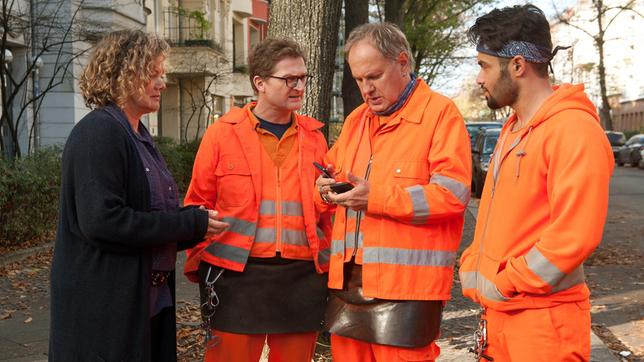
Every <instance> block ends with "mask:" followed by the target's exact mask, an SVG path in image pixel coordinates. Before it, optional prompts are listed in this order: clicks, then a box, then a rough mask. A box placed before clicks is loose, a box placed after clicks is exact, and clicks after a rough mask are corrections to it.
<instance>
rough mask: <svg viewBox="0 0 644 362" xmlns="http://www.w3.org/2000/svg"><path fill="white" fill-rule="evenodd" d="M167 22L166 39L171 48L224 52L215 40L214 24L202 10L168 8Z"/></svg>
mask: <svg viewBox="0 0 644 362" xmlns="http://www.w3.org/2000/svg"><path fill="white" fill-rule="evenodd" d="M163 14H164V20H165V33H164V37H165V39H166V41H167V42H168V43H169V44H170V45H171V46H207V47H210V48H213V49H215V50H218V51H220V52H221V51H222V48H221V46H220V45H219V44H218V43H217V42H216V41H214V40H213V36H212V33H211V28H212V23H211V22H210V21H209V20H208V19H206V14H205V13H204V12H202V11H200V10H186V9H183V8H180V7H167V8H165V9H164V10H163Z"/></svg>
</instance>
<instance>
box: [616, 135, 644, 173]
mask: <svg viewBox="0 0 644 362" xmlns="http://www.w3.org/2000/svg"><path fill="white" fill-rule="evenodd" d="M643 149H644V134H641V133H640V134H636V135H635V136H633V137H631V138H629V139H628V141H626V144H625V145H624V146H622V147H621V148H620V149H619V152H618V153H617V158H616V159H615V162H616V163H617V165H618V166H624V164H625V163H629V164H630V165H631V166H637V165H638V164H639V162H640V160H641V159H642V155H641V152H640V151H642V150H643Z"/></svg>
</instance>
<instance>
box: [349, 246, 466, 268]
mask: <svg viewBox="0 0 644 362" xmlns="http://www.w3.org/2000/svg"><path fill="white" fill-rule="evenodd" d="M362 261H363V262H364V264H374V263H384V264H397V265H418V266H438V267H441V266H442V267H451V266H453V265H454V262H455V261H456V253H455V252H453V251H443V250H415V249H398V248H382V247H366V248H364V251H363V256H362Z"/></svg>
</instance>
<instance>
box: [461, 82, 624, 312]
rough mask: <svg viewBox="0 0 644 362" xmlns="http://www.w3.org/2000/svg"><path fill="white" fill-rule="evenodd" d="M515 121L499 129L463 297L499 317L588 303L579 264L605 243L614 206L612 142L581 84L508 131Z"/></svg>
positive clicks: (464, 261) (464, 263) (559, 91)
mask: <svg viewBox="0 0 644 362" xmlns="http://www.w3.org/2000/svg"><path fill="white" fill-rule="evenodd" d="M515 121H516V115H513V116H511V117H510V119H509V120H508V122H507V123H506V124H505V126H504V127H503V129H502V131H501V135H500V137H499V141H498V143H497V147H496V149H495V151H494V156H493V157H492V158H493V160H492V161H491V162H490V166H489V172H488V175H487V179H486V182H485V188H484V190H483V196H482V199H481V204H480V206H479V213H478V218H477V224H476V231H475V234H474V241H473V242H472V245H471V246H470V247H468V248H467V249H466V250H465V252H464V253H463V255H462V257H461V267H460V269H459V274H460V279H461V283H462V287H463V293H464V294H465V296H467V297H469V298H471V299H473V300H474V301H475V302H477V303H480V304H482V305H483V306H485V307H489V308H492V309H495V310H500V311H507V310H515V309H524V308H544V307H549V306H552V305H555V304H557V303H561V302H578V301H583V300H585V299H587V298H588V296H589V291H588V287H587V286H586V283H585V282H584V272H583V268H582V263H583V262H584V260H585V259H586V258H587V257H588V256H589V255H590V254H591V253H592V251H593V250H594V249H595V247H597V245H598V244H599V242H600V241H601V237H602V229H603V227H604V221H605V217H606V211H607V207H608V185H609V180H610V175H611V172H612V169H613V163H614V159H613V154H612V152H611V148H610V145H609V144H608V141H607V139H606V136H605V135H604V132H603V130H602V128H601V126H600V125H599V117H598V116H597V113H596V112H595V107H594V106H593V104H592V103H591V102H590V100H589V99H588V98H587V97H586V94H585V93H584V87H583V85H570V84H566V85H562V86H560V87H558V88H555V92H554V94H552V95H551V96H550V98H548V100H546V102H545V103H544V104H543V105H542V106H541V108H540V109H539V110H538V112H537V114H535V115H534V117H533V118H532V119H531V120H530V121H529V122H528V123H527V125H526V126H524V127H523V128H522V129H520V130H518V131H515V132H512V131H511V129H512V125H513V123H514V122H515ZM503 144H505V147H503V151H501V147H502V146H503ZM496 159H498V160H499V162H498V164H495V162H494V160H496ZM495 174H496V177H495Z"/></svg>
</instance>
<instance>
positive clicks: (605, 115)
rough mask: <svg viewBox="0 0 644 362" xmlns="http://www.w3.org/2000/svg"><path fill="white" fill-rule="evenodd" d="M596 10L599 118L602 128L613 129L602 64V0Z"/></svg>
mask: <svg viewBox="0 0 644 362" xmlns="http://www.w3.org/2000/svg"><path fill="white" fill-rule="evenodd" d="M595 6H596V10H597V27H598V28H599V32H598V33H597V37H596V38H595V45H596V46H597V52H598V53H599V69H598V71H599V72H598V73H599V90H600V93H601V97H602V106H601V108H600V109H599V119H600V120H601V122H602V123H603V125H604V129H606V130H609V131H612V130H613V119H612V118H611V115H610V104H609V103H608V94H607V92H608V91H607V89H606V66H605V64H604V34H605V31H606V29H604V24H603V20H604V19H603V16H604V9H603V8H604V2H603V1H597V2H596V3H595Z"/></svg>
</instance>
